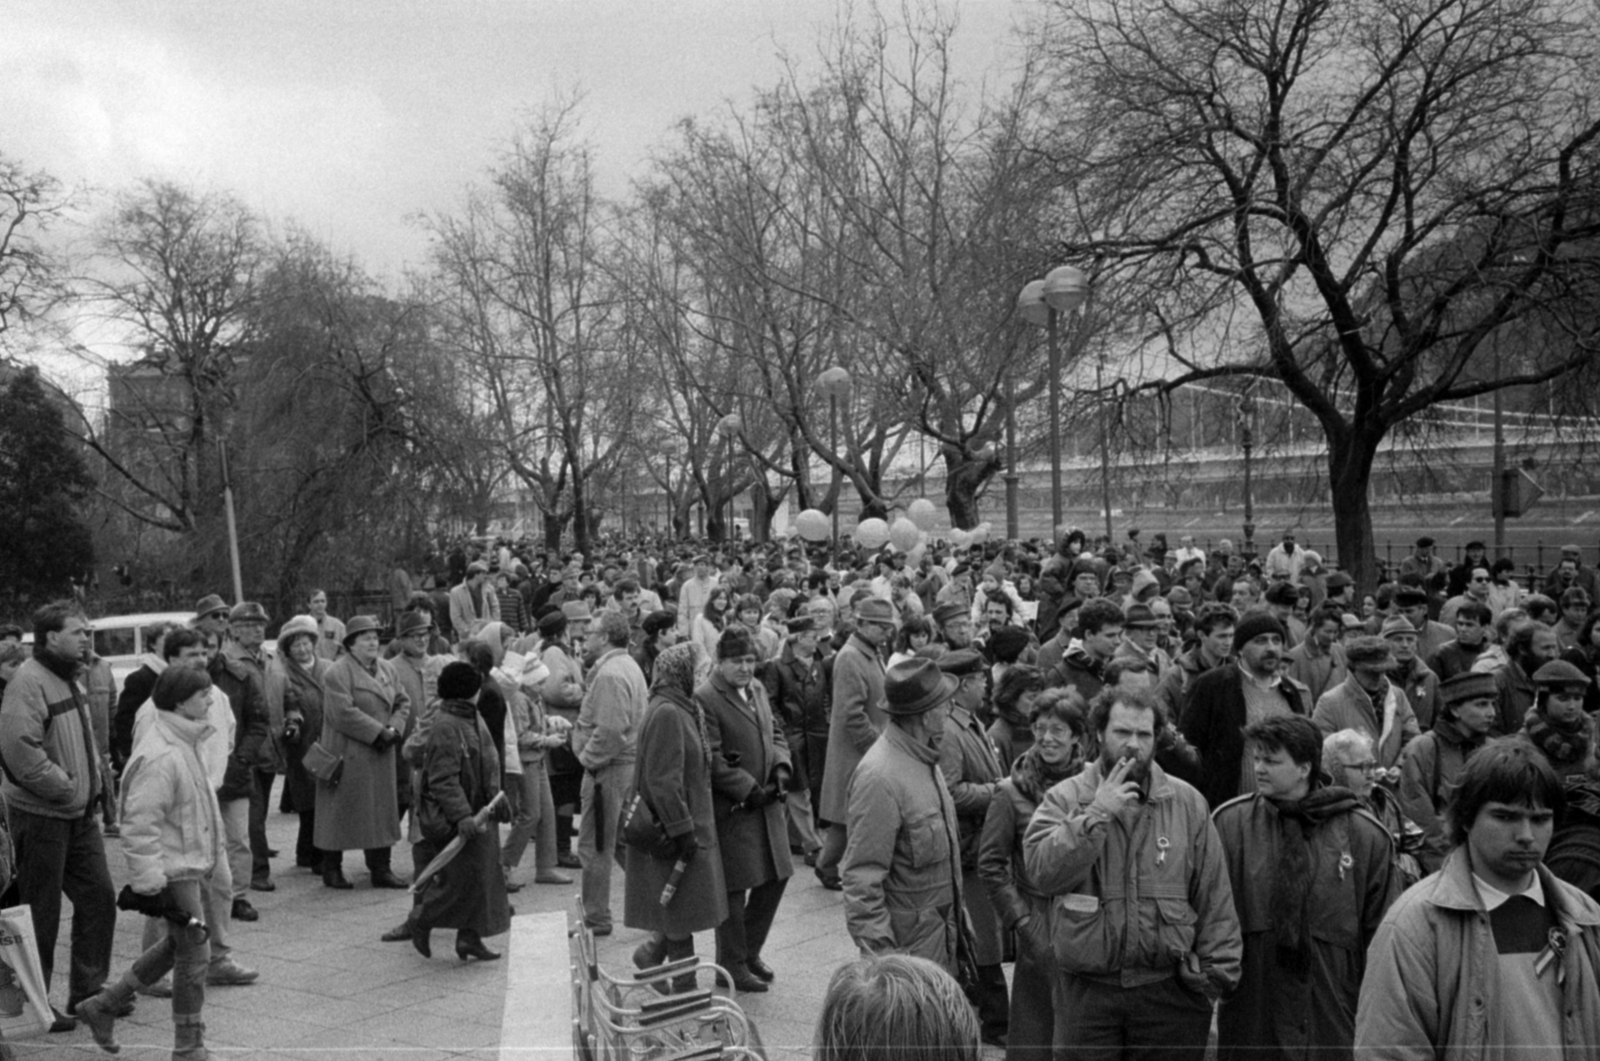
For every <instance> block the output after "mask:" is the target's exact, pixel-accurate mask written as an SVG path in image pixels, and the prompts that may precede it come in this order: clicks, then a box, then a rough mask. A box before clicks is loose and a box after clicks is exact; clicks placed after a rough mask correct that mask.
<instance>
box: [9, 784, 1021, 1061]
mask: <svg viewBox="0 0 1600 1061" xmlns="http://www.w3.org/2000/svg"><path fill="white" fill-rule="evenodd" d="M276 805H277V801H276V794H275V795H274V800H273V806H274V807H276ZM296 826H297V819H296V818H294V817H293V816H290V815H285V814H279V813H277V812H276V810H274V812H273V813H272V815H271V816H270V817H269V819H268V836H269V838H270V840H271V842H272V845H273V847H275V848H277V849H278V850H279V851H281V852H285V853H292V852H293V850H294V833H295V829H296ZM107 855H108V859H109V861H110V864H111V875H112V878H113V879H114V880H115V881H116V882H117V886H118V887H119V888H120V887H121V885H122V883H123V882H124V881H125V880H126V879H127V874H126V872H125V870H124V866H123V860H122V854H121V851H120V848H119V846H118V845H117V842H116V841H115V840H110V841H108V843H107ZM394 861H395V870H396V872H399V873H401V874H409V873H410V872H411V870H412V866H411V862H410V848H409V845H405V844H402V845H399V846H398V847H397V848H396V849H395V859H394ZM532 861H533V859H532V855H531V853H530V855H529V856H528V859H527V864H526V865H525V866H524V867H523V870H522V875H524V876H527V877H531V876H532ZM796 861H797V862H798V859H797V860H796ZM292 862H293V856H292V854H288V856H287V857H284V856H280V857H279V858H277V859H275V860H274V880H275V881H276V882H277V885H278V888H277V890H276V891H274V892H251V893H250V899H251V902H253V903H254V904H255V906H256V908H257V909H258V910H259V911H260V912H261V920H259V921H257V922H255V923H254V924H235V926H234V936H235V939H234V953H235V955H236V956H237V957H238V959H239V961H240V962H242V963H243V964H245V965H248V966H250V967H252V968H255V969H259V970H260V971H261V979H260V981H258V982H257V983H256V984H253V985H251V986H248V987H214V988H210V989H208V991H207V993H206V1005H205V1021H206V1041H207V1045H208V1046H209V1047H210V1048H211V1050H212V1053H213V1055H214V1056H215V1057H217V1058H218V1059H219V1061H265V1059H268V1058H286V1059H295V1061H313V1059H323V1058H326V1059H329V1061H390V1059H393V1061H436V1059H444V1058H472V1059H484V1061H497V1059H499V1058H500V1057H501V1056H502V1054H501V1047H502V1046H503V1047H506V1048H508V1049H507V1051H506V1053H505V1054H504V1057H505V1058H507V1059H510V1058H513V1057H528V1056H532V1055H530V1054H529V1053H525V1052H523V1051H521V1050H515V1049H509V1048H515V1047H516V1046H518V1045H519V1044H517V1043H515V1042H512V1041H509V1037H508V1041H505V1042H502V1025H503V1022H505V1015H506V1012H507V1008H508V1002H509V1003H511V1004H512V1006H513V1007H515V1006H518V1005H521V1004H522V1000H516V999H509V1000H508V999H507V997H506V984H507V980H508V970H509V966H508V961H498V962H490V963H487V964H485V963H479V962H472V963H467V964H463V963H461V962H458V961H457V960H456V959H455V955H454V952H453V950H452V949H451V945H450V940H451V933H449V932H446V931H440V932H437V933H435V936H434V957H433V958H432V960H427V959H424V958H422V957H421V956H420V955H418V954H417V953H416V952H415V951H414V950H412V949H411V947H410V946H409V945H408V944H406V943H381V942H379V940H378V936H379V935H380V934H381V933H382V932H383V931H384V930H385V929H388V928H390V927H392V926H393V925H395V924H397V923H398V922H399V921H400V920H401V919H402V918H404V916H405V912H406V909H407V907H408V905H409V897H408V896H407V894H406V893H404V892H395V891H374V890H373V889H372V888H370V887H369V886H368V884H367V877H366V870H365V867H364V866H363V865H362V864H361V856H360V854H359V852H350V853H347V854H346V856H345V874H346V876H348V877H349V878H350V880H351V882H352V883H354V884H355V888H354V890H351V891H333V890H330V889H328V888H324V887H323V886H322V880H321V878H320V877H316V876H313V875H312V874H311V873H310V872H309V871H308V870H303V869H295V868H293V867H292V866H286V865H285V863H292ZM573 875H574V876H575V874H573ZM614 886H615V891H614V895H615V904H614V909H615V912H616V915H617V922H618V928H617V931H616V934H615V935H614V936H612V937H610V938H608V939H602V940H600V941H599V957H600V961H601V963H602V964H603V965H605V966H607V967H609V968H617V969H626V968H628V966H629V956H630V955H631V953H632V951H633V948H634V947H635V946H637V945H638V943H639V942H640V940H641V939H642V938H643V934H642V933H639V932H636V931H634V930H632V929H627V928H622V927H621V914H622V908H621V907H622V874H621V873H620V872H618V873H617V875H616V878H615V882H614ZM576 895H577V887H576V884H573V885H570V886H551V885H535V884H531V883H530V884H528V885H527V886H526V887H525V888H523V889H522V891H520V892H518V893H516V894H515V895H513V896H512V897H511V901H512V905H513V906H514V907H515V908H516V911H517V914H518V916H519V917H520V916H522V915H525V914H538V913H551V912H570V911H571V910H572V909H573V903H574V900H575V899H576ZM841 904H842V900H841V897H840V895H839V893H838V892H830V891H826V890H824V889H823V888H822V887H821V885H819V884H818V883H817V881H816V877H815V876H814V875H813V874H812V872H811V871H810V870H809V869H807V868H805V867H804V866H797V872H796V874H795V876H794V878H793V880H792V881H791V882H790V884H789V888H788V891H787V892H786V893H785V895H784V900H783V906H782V908H781V909H780V911H779V915H778V920H777V922H776V924H775V925H774V927H773V931H772V936H771V938H770V940H769V942H768V945H767V952H766V958H767V961H768V964H770V965H771V966H772V967H773V969H774V970H775V971H776V972H777V974H778V980H777V983H776V984H774V985H773V990H772V991H770V992H768V993H766V994H757V995H740V996H738V1001H739V1003H740V1004H741V1005H742V1006H743V1007H744V1009H745V1012H746V1013H747V1014H748V1015H749V1016H750V1017H751V1018H752V1020H753V1021H754V1022H755V1024H756V1026H757V1029H758V1030H759V1032H760V1035H761V1038H762V1041H763V1042H764V1044H765V1046H766V1049H767V1053H768V1056H769V1057H771V1058H772V1059H773V1061H803V1059H804V1058H806V1057H809V1054H810V1042H811V1032H812V1029H813V1027H814V1026H815V1023H816V1018H817V1013H818V1011H819V1009H820V1007H821V1003H822V995H823V991H824V990H825V989H826V987H827V982H828V977H829V975H830V974H831V973H832V971H833V969H834V968H835V967H836V966H837V965H838V964H839V963H840V962H843V961H847V960H849V959H850V958H852V957H854V954H855V951H854V948H853V947H852V946H851V945H850V941H849V938H848V937H847V936H846V934H845V931H844V916H843V912H842V909H841ZM66 909H67V910H68V911H70V906H68V907H67V908H66ZM117 927H118V930H117V939H116V948H115V958H114V961H113V975H121V974H122V972H123V971H125V970H126V969H127V968H128V966H129V964H130V963H131V962H132V961H133V959H134V957H135V956H136V953H137V950H138V944H139V922H138V919H136V918H134V917H132V916H131V915H127V914H124V915H122V917H121V919H120V921H119V923H118V926H117ZM69 938H70V928H69V926H67V925H65V924H64V925H63V926H62V932H61V941H62V944H61V947H60V949H59V953H58V955H57V958H56V969H57V975H56V982H55V984H54V992H53V995H52V1001H53V1002H54V1003H55V1004H56V1005H57V1006H64V1005H65V994H66V985H65V979H64V975H63V972H64V970H65V969H66V968H67V946H66V943H67V940H68V939H69ZM507 942H508V939H507V937H506V936H501V937H498V938H495V939H491V940H489V941H488V943H489V946H490V947H491V948H492V949H494V950H502V949H508V950H511V952H512V953H509V954H508V955H507V959H508V960H509V962H515V963H519V968H520V967H521V964H520V963H544V964H545V965H548V963H552V962H553V963H559V965H560V966H561V967H563V968H564V967H565V965H566V962H567V952H566V950H565V949H564V948H562V949H560V950H559V952H557V953H548V952H544V951H546V949H545V948H538V947H526V948H524V949H523V951H520V952H519V951H518V950H517V948H507V947H506V946H505V945H506V944H507ZM695 942H696V947H697V949H698V951H699V953H701V954H703V955H706V956H707V957H709V956H711V954H712V952H713V942H712V939H711V934H710V933H702V934H700V935H699V936H697V937H696V940H695ZM511 979H512V980H513V981H515V980H518V979H524V980H525V979H526V978H525V977H521V978H519V977H517V976H514V975H513V976H511ZM552 1004H553V1003H551V1001H550V1000H549V999H548V998H546V997H532V998H528V999H526V1005H528V1006H535V1007H537V1006H547V1005H552ZM117 1035H118V1039H119V1041H120V1042H121V1044H122V1052H121V1053H120V1054H119V1055H117V1056H118V1057H119V1058H126V1059H128V1061H158V1059H159V1061H166V1059H167V1058H168V1057H169V1056H170V1051H171V1049H172V1018H171V1009H170V1003H168V1002H167V1001H165V1000H161V999H140V1001H139V1004H138V1010H137V1012H136V1013H134V1015H133V1016H131V1017H129V1018H127V1019H125V1020H121V1021H118V1022H117ZM14 1045H15V1049H16V1052H17V1055H18V1057H19V1058H20V1059H22V1061H87V1059H89V1058H101V1057H109V1056H110V1055H108V1054H105V1053H103V1052H101V1051H100V1049H99V1048H98V1047H97V1046H95V1044H94V1041H93V1040H92V1039H91V1037H90V1035H89V1032H88V1030H87V1029H85V1028H82V1027H80V1028H79V1029H78V1030H77V1031H75V1032H72V1033H70V1034H63V1035H46V1036H41V1037H39V1038H36V1039H32V1040H29V1041H26V1042H21V1043H16V1044H14ZM987 1053H988V1055H989V1056H988V1058H987V1059H986V1061H1000V1059H1001V1057H1002V1052H1001V1051H998V1050H990V1051H987Z"/></svg>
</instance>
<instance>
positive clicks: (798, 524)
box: [794, 508, 829, 542]
mask: <svg viewBox="0 0 1600 1061" xmlns="http://www.w3.org/2000/svg"><path fill="white" fill-rule="evenodd" d="M794 529H795V532H796V533H798V534H799V535H800V537H802V538H804V539H805V540H806V541H808V542H825V541H827V540H828V530H829V527H828V517H827V516H826V515H825V514H824V513H823V512H822V511H821V510H820V509H815V508H808V509H806V510H805V511H803V512H801V513H800V514H799V515H798V516H796V517H795V518H794Z"/></svg>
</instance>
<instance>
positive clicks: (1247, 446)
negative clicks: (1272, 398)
mask: <svg viewBox="0 0 1600 1061" xmlns="http://www.w3.org/2000/svg"><path fill="white" fill-rule="evenodd" d="M1255 417H1256V400H1255V397H1254V395H1252V394H1251V393H1250V389H1249V387H1248V386H1247V387H1246V388H1245V392H1244V396H1243V397H1241V398H1240V399H1239V447H1240V448H1241V449H1243V450H1244V555H1245V556H1247V557H1248V556H1254V555H1255V551H1256V515H1255V499H1254V497H1252V492H1251V488H1250V455H1251V452H1252V451H1253V450H1254V448H1255V441H1256V440H1255V434H1254V427H1255Z"/></svg>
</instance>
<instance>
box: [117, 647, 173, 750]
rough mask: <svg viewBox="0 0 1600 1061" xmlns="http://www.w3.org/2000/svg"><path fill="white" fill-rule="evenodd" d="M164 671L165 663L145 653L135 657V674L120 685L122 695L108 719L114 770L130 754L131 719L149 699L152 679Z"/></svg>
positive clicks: (131, 741) (152, 684) (154, 686)
mask: <svg viewBox="0 0 1600 1061" xmlns="http://www.w3.org/2000/svg"><path fill="white" fill-rule="evenodd" d="M166 669H167V661H166V660H164V659H162V658H161V657H160V656H157V655H153V654H151V653H148V652H147V653H145V654H144V655H142V656H140V657H139V668H138V670H135V671H134V672H133V673H132V674H130V675H128V680H127V681H125V682H123V683H122V692H120V693H118V694H117V708H116V711H115V712H114V713H113V714H112V716H111V761H112V762H113V763H115V764H117V765H118V766H121V765H122V764H123V763H126V762H127V761H128V756H130V755H132V754H133V716H134V715H136V714H138V712H139V708H140V707H141V706H142V705H143V704H144V702H145V701H146V700H148V699H150V694H151V693H152V692H154V691H155V688H156V679H157V678H159V677H161V672H162V671H164V670H166Z"/></svg>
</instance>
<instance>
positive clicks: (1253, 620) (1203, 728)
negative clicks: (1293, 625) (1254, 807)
mask: <svg viewBox="0 0 1600 1061" xmlns="http://www.w3.org/2000/svg"><path fill="white" fill-rule="evenodd" d="M1286 639H1287V633H1286V632H1285V631H1284V628H1283V624H1282V623H1280V622H1278V620H1277V618H1276V617H1275V616H1272V615H1268V614H1266V613H1265V612H1250V613H1249V614H1247V615H1243V616H1241V617H1240V618H1239V623H1238V625H1237V626H1235V627H1234V628H1233V654H1234V657H1235V659H1236V661H1237V662H1235V663H1234V664H1233V665H1232V666H1227V665H1224V666H1221V667H1217V668H1215V669H1214V670H1209V671H1207V672H1206V673H1204V674H1202V675H1200V676H1199V677H1197V678H1195V680H1194V681H1192V682H1190V683H1189V689H1188V691H1187V693H1185V695H1184V700H1183V712H1182V714H1181V716H1180V722H1179V728H1180V729H1181V730H1183V735H1184V736H1185V737H1187V738H1188V739H1189V743H1190V744H1192V745H1193V746H1194V748H1195V750H1196V751H1198V752H1199V753H1200V792H1201V794H1202V795H1204V796H1205V797H1206V802H1207V803H1209V804H1210V805H1211V806H1213V807H1220V806H1222V805H1223V804H1224V803H1226V802H1228V800H1230V799H1232V798H1233V797H1235V796H1239V795H1243V794H1245V793H1247V792H1254V791H1255V790H1256V782H1255V769H1254V766H1253V764H1252V763H1251V762H1250V761H1249V760H1248V759H1246V757H1245V754H1244V728H1245V727H1246V726H1253V725H1255V724H1256V723H1257V722H1261V721H1263V720H1264V719H1268V718H1271V717H1273V716H1275V715H1309V714H1310V713H1311V693H1310V690H1308V689H1307V688H1306V687H1305V686H1304V685H1302V684H1300V683H1299V682H1297V681H1295V680H1294V679H1293V678H1290V677H1287V676H1285V675H1283V674H1281V673H1280V671H1281V665H1282V663H1283V661H1284V659H1285V651H1284V641H1285V640H1286Z"/></svg>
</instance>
